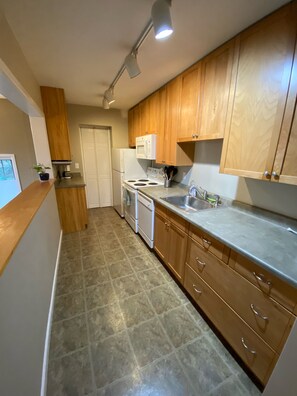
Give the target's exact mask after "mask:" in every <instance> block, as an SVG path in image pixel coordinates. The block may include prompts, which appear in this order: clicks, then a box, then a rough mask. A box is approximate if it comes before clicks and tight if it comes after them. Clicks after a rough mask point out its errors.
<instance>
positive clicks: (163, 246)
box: [154, 205, 187, 282]
mask: <svg viewBox="0 0 297 396" xmlns="http://www.w3.org/2000/svg"><path fill="white" fill-rule="evenodd" d="M178 219H181V218H180V217H179V216H176V215H175V214H174V213H171V212H170V211H164V210H162V209H161V210H159V211H158V205H157V207H156V212H155V237H154V240H155V242H154V249H155V251H156V253H157V254H158V256H159V257H160V258H161V260H162V261H163V262H164V263H165V264H166V265H167V267H168V268H169V269H170V271H171V272H173V274H174V276H175V277H176V278H177V279H178V280H179V281H180V282H183V279H184V265H185V259H186V252H187V233H186V232H185V228H184V229H183V227H185V224H186V222H185V221H184V220H183V219H181V220H182V221H181V222H180V223H179V222H178ZM178 225H180V227H181V228H180V227H178Z"/></svg>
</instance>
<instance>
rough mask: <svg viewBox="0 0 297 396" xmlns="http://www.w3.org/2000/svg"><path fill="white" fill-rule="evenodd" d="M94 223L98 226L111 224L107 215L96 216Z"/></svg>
mask: <svg viewBox="0 0 297 396" xmlns="http://www.w3.org/2000/svg"><path fill="white" fill-rule="evenodd" d="M94 224H95V226H96V227H98V226H99V227H101V226H109V225H110V221H109V219H108V218H107V217H106V216H100V217H94Z"/></svg>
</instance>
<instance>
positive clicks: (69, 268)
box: [58, 258, 82, 276]
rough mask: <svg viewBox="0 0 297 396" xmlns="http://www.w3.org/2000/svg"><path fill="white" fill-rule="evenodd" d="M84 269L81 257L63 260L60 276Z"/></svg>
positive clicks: (60, 265)
mask: <svg viewBox="0 0 297 396" xmlns="http://www.w3.org/2000/svg"><path fill="white" fill-rule="evenodd" d="M81 271H82V263H81V258H76V259H73V260H66V261H62V262H61V263H60V264H59V272H58V276H64V275H71V274H75V273H78V272H81Z"/></svg>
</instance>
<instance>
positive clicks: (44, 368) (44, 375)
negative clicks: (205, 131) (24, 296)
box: [40, 230, 63, 396]
mask: <svg viewBox="0 0 297 396" xmlns="http://www.w3.org/2000/svg"><path fill="white" fill-rule="evenodd" d="M62 237H63V231H62V230H61V233H60V240H59V247H58V253H57V259H56V267H55V273H54V279H53V286H52V293H51V300H50V306H49V311H48V319H47V326H46V333H45V345H44V353H43V364H42V377H41V389H40V396H46V388H47V370H48V358H49V348H50V339H51V329H52V322H53V313H54V304H55V294H56V286H57V276H58V269H59V262H60V253H61V245H62Z"/></svg>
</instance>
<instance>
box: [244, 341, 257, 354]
mask: <svg viewBox="0 0 297 396" xmlns="http://www.w3.org/2000/svg"><path fill="white" fill-rule="evenodd" d="M241 343H242V345H243V346H244V348H245V349H246V350H247V351H249V352H250V353H251V354H252V355H257V352H256V351H254V350H253V349H250V348H249V347H248V346H247V345H246V343H245V341H244V338H243V337H241Z"/></svg>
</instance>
